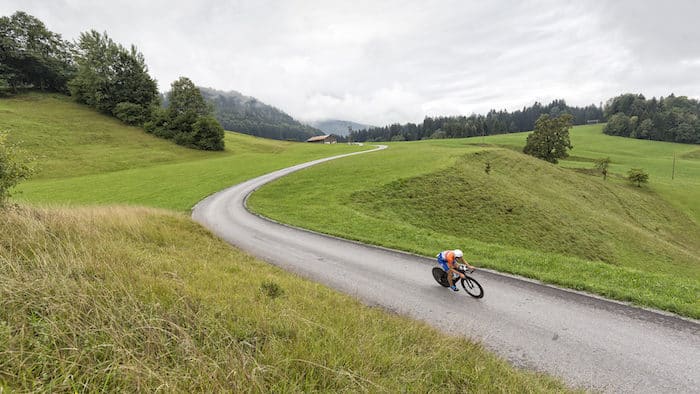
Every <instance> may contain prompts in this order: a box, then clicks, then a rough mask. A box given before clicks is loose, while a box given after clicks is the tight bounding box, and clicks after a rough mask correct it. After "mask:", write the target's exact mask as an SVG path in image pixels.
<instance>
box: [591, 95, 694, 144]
mask: <svg viewBox="0 0 700 394" xmlns="http://www.w3.org/2000/svg"><path fill="white" fill-rule="evenodd" d="M605 115H606V118H607V119H608V123H607V124H606V125H605V128H604V129H603V132H604V133H605V134H609V135H617V136H621V137H630V138H639V139H649V140H657V141H669V142H681V143H692V144H698V143H700V119H699V118H700V102H698V100H695V99H690V98H688V97H685V96H679V97H676V96H674V95H673V94H671V95H669V96H668V97H663V96H662V97H659V98H658V99H657V98H656V97H652V98H651V99H649V100H647V99H646V98H645V97H644V96H643V95H641V94H623V95H620V96H617V97H614V98H612V99H610V100H608V102H607V103H606V105H605Z"/></svg>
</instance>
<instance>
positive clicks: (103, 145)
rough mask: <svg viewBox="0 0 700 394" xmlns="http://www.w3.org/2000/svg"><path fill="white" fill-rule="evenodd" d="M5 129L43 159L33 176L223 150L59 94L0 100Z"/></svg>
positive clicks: (72, 173) (100, 170)
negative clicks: (130, 122)
mask: <svg viewBox="0 0 700 394" xmlns="http://www.w3.org/2000/svg"><path fill="white" fill-rule="evenodd" d="M0 129H2V130H5V131H9V132H10V135H9V138H10V140H11V141H15V142H20V145H21V146H22V147H23V148H24V149H25V150H27V151H28V152H29V153H30V154H31V155H33V156H35V157H36V159H37V166H38V168H37V169H38V173H37V174H36V175H35V176H34V178H33V179H45V178H56V177H64V176H68V175H70V176H78V175H86V174H95V173H104V172H111V171H119V170H125V169H130V168H138V167H147V166H152V165H158V164H163V163H174V162H182V161H188V160H198V159H203V158H207V157H212V156H213V155H217V154H218V155H221V153H214V154H212V153H210V152H202V151H197V150H194V149H187V148H184V147H181V146H178V145H175V144H173V143H172V142H168V141H165V140H162V139H159V138H156V137H154V136H152V135H149V134H147V133H145V132H144V131H143V129H140V128H137V127H130V126H126V125H125V124H124V123H122V122H121V121H119V120H117V119H116V118H113V117H111V116H106V115H103V114H100V113H98V112H96V111H94V110H92V109H91V108H89V107H88V106H85V105H80V104H77V103H75V101H73V100H72V99H71V98H70V97H68V96H63V95H59V94H55V95H47V94H37V93H31V94H26V95H20V96H15V97H13V98H7V99H2V100H0Z"/></svg>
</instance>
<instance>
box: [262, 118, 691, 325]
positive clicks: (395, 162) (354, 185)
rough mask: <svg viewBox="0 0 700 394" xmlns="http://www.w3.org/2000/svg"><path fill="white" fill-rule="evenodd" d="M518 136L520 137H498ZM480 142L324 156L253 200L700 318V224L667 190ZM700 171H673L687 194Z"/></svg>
mask: <svg viewBox="0 0 700 394" xmlns="http://www.w3.org/2000/svg"><path fill="white" fill-rule="evenodd" d="M598 132H599V131H598ZM589 133H592V132H591V128H590V127H588V128H584V134H585V135H588V134H589ZM578 134H579V133H578V129H575V130H574V135H578ZM515 138H524V137H522V136H505V137H501V136H498V137H494V141H495V142H498V143H499V144H502V143H504V141H505V142H508V141H513V140H514V139H515ZM598 138H599V140H596V141H597V142H596V144H598V146H599V147H595V148H587V149H588V150H589V151H595V152H598V151H602V152H603V153H604V154H605V155H606V156H611V158H612V160H613V162H614V163H615V162H629V161H632V159H630V158H627V159H622V158H618V157H617V156H616V155H614V154H613V151H618V152H621V151H623V150H622V149H621V148H620V147H618V146H614V144H609V143H608V142H607V137H606V136H604V135H602V134H598ZM611 138H612V137H611ZM615 140H616V143H620V144H623V143H624V141H617V140H618V139H615ZM488 141H489V138H486V139H483V140H482V138H478V139H476V140H451V141H422V142H413V143H397V144H391V147H390V149H389V150H387V151H384V152H381V153H380V154H372V155H369V156H366V157H363V158H362V160H361V161H360V160H348V161H339V162H331V163H326V164H324V165H322V166H318V167H315V168H311V169H308V170H306V171H304V172H300V173H297V174H293V175H291V176H289V177H285V178H283V179H280V180H278V181H276V182H275V183H273V184H271V185H269V186H266V187H263V188H262V189H260V190H259V191H257V192H256V193H254V194H253V196H252V197H251V199H250V200H249V204H250V206H251V207H252V208H253V209H255V210H256V211H259V212H261V213H263V214H265V215H266V216H270V217H272V218H274V219H276V220H280V221H283V222H287V223H292V224H295V225H298V226H301V227H307V228H311V229H314V230H316V231H320V232H325V233H330V234H333V235H337V236H341V237H346V238H351V239H356V240H360V241H363V242H369V243H373V244H378V245H383V246H387V247H392V248H397V249H402V250H407V251H411V252H415V253H418V254H422V255H426V256H433V255H434V254H435V253H436V252H437V251H439V250H442V249H445V248H448V247H458V246H459V247H461V248H463V249H465V250H466V252H467V256H468V258H471V259H472V260H473V261H476V262H477V263H478V264H479V265H481V266H482V267H488V268H494V269H497V270H500V271H504V272H510V273H515V274H520V275H524V276H528V277H532V278H536V279H539V280H542V281H544V282H548V283H555V284H559V285H562V286H566V287H570V288H574V289H579V290H587V291H591V292H594V293H597V294H601V295H604V296H607V297H611V298H615V299H619V300H624V301H631V302H634V303H636V304H639V305H646V306H651V307H656V308H660V309H666V310H669V311H673V312H676V313H679V314H682V315H686V316H691V317H696V318H697V317H700V228H699V227H698V224H697V222H696V221H695V220H694V218H693V216H692V214H691V213H692V210H690V209H689V210H687V211H683V210H681V207H683V206H684V204H682V203H678V201H676V200H673V196H674V194H673V193H667V192H666V191H664V192H661V191H659V192H657V191H656V189H654V188H650V187H645V188H637V187H634V186H631V185H629V184H628V183H627V182H626V181H624V179H620V177H619V174H616V173H614V174H613V177H612V179H609V180H608V181H603V180H602V177H598V176H592V175H587V174H585V173H582V172H579V171H574V170H573V169H567V168H563V167H564V166H554V165H550V164H548V163H544V162H542V161H539V160H536V159H533V158H530V157H528V156H525V155H522V154H520V153H515V152H512V151H510V150H504V149H499V148H496V147H494V146H490V147H489V146H485V147H484V146H481V143H482V142H488ZM641 142H645V143H648V144H655V142H649V141H641ZM588 143H592V142H591V141H588ZM634 143H635V144H636V143H638V142H634ZM574 144H575V148H574V152H576V154H577V155H581V152H587V150H586V148H584V147H585V145H586V141H585V139H584V140H578V142H577V140H576V139H574ZM576 144H578V145H576ZM608 145H611V146H612V147H611V148H610V150H605V149H606V148H604V147H605V146H608ZM577 148H580V149H579V150H578V151H576V149H577ZM630 149H632V148H630ZM650 149H651V148H647V150H648V151H650ZM686 149H690V150H692V149H695V147H693V146H690V147H686ZM619 154H620V153H618V155H619ZM597 155H598V153H596V155H594V156H593V157H594V158H597V157H598V156H597ZM649 156H653V155H652V154H651V153H649ZM587 157H588V154H585V155H584V156H581V159H579V161H578V163H582V162H584V161H586V160H589V159H587ZM649 160H652V158H649ZM685 160H687V161H688V162H689V163H686V164H685V165H687V166H688V167H692V166H694V165H696V163H694V162H692V160H693V159H689V158H686V159H685ZM486 162H489V163H490V164H491V173H490V174H486V172H485V167H486ZM570 164H571V163H566V164H565V166H566V165H570ZM588 166H589V168H590V167H592V165H591V163H590V162H589V163H588ZM620 166H621V165H619V164H616V165H615V166H613V171H619V169H620V168H621V167H620ZM642 167H643V165H642ZM652 169H655V170H654V171H660V169H659V168H658V167H653V166H649V170H650V172H651V171H652ZM697 178H700V172H698V173H697V174H687V173H686V174H685V175H683V176H682V177H681V178H680V179H684V180H683V182H685V183H684V184H685V185H686V189H687V190H686V193H687V194H690V195H691V196H692V195H695V196H700V193H698V192H697V190H695V189H693V185H694V184H696V182H697V181H698V179H697ZM318 179H323V180H324V181H323V182H318ZM677 179H679V178H677ZM651 182H652V184H653V182H654V178H653V177H652V180H651ZM282 193H284V196H285V198H284V199H280V198H279V197H278V196H280V195H281V194H282ZM669 200H671V201H669ZM688 200H692V198H689V199H688ZM695 201H697V200H695Z"/></svg>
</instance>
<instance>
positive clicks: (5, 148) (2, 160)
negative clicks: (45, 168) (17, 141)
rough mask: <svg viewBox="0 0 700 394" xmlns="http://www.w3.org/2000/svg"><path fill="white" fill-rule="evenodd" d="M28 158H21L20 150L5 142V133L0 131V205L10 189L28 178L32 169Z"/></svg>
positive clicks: (4, 200) (8, 195) (8, 194)
mask: <svg viewBox="0 0 700 394" xmlns="http://www.w3.org/2000/svg"><path fill="white" fill-rule="evenodd" d="M29 162H30V160H29V159H26V158H22V155H21V151H20V150H19V149H18V148H17V147H16V146H15V145H14V144H11V143H9V142H7V133H4V132H1V133H0V206H3V205H4V204H5V202H6V201H7V198H8V197H10V189H12V188H13V187H15V186H16V185H17V184H18V183H19V182H21V181H22V180H24V179H27V178H29V176H30V175H31V174H32V172H33V170H32V168H31V167H30V166H29Z"/></svg>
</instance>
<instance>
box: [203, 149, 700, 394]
mask: <svg viewBox="0 0 700 394" xmlns="http://www.w3.org/2000/svg"><path fill="white" fill-rule="evenodd" d="M368 152H371V151H368ZM368 152H362V154H375V155H376V154H381V152H375V153H368ZM356 154H358V153H356ZM351 155H353V154H351ZM344 156H348V155H341V156H336V157H333V158H327V159H321V160H316V161H313V162H309V163H305V164H301V165H297V166H294V167H290V168H287V169H283V170H280V171H276V172H273V173H270V174H267V175H263V176H261V177H258V178H255V179H252V180H249V181H246V182H244V183H241V184H238V185H236V186H233V187H231V188H228V189H226V190H223V191H221V192H218V193H216V194H214V195H211V196H209V197H208V198H206V199H204V200H203V201H201V202H200V203H199V204H197V205H196V206H195V207H194V209H193V212H192V216H193V218H194V220H196V221H197V222H199V223H201V224H202V225H204V226H205V227H207V228H208V229H210V230H211V231H212V232H214V233H215V234H216V235H218V236H219V237H221V238H223V239H224V240H226V241H227V242H229V243H230V244H232V245H235V246H236V247H238V248H240V249H243V250H245V251H247V252H249V253H251V254H253V255H255V256H257V257H259V258H261V259H263V260H266V261H268V262H271V263H273V264H275V265H277V266H280V267H282V268H284V269H286V270H288V271H292V272H295V273H298V274H300V275H302V276H304V277H307V278H310V279H312V280H315V281H317V282H320V283H324V284H326V285H328V286H330V287H333V288H335V289H338V290H340V291H342V292H344V293H347V294H350V295H352V296H355V297H356V298H358V299H360V300H362V301H363V302H364V303H366V304H368V305H373V306H381V307H383V308H385V309H388V310H391V311H394V312H397V313H401V314H403V315H407V316H410V317H412V318H415V319H418V320H423V321H426V322H428V323H429V324H431V325H433V326H435V327H437V328H439V329H441V330H443V331H445V332H447V333H450V334H453V335H463V336H465V337H468V338H471V339H475V340H477V341H480V342H481V343H483V344H484V345H485V346H486V347H487V348H489V349H490V350H492V351H494V352H496V353H497V354H499V355H501V356H502V357H504V358H506V359H508V360H509V361H510V362H511V363H513V364H514V365H516V366H519V367H523V368H527V369H533V370H538V371H542V372H546V373H549V374H552V375H555V376H559V377H561V378H563V379H564V380H565V381H566V382H567V383H568V384H569V385H571V386H574V387H579V388H586V389H593V390H596V391H604V392H630V393H632V392H634V393H640V392H649V393H668V392H680V393H693V392H694V393H699V392H700V322H698V321H696V320H690V319H683V318H679V317H676V316H673V315H670V314H666V313H662V312H656V311H650V310H645V309H640V308H636V307H631V306H628V305H624V304H622V303H619V302H615V301H609V300H604V299H601V298H599V297H594V296H590V295H585V294H581V293H577V292H573V291H569V290H564V289H559V288H555V287H553V286H548V285H542V284H539V283H537V282H536V281H531V280H527V279H522V278H516V277H513V276H509V275H502V274H498V273H496V272H490V271H485V270H478V271H476V272H475V274H474V277H475V278H476V279H477V280H478V281H479V282H480V283H481V284H482V286H483V287H484V292H485V297H484V298H482V299H480V300H476V299H473V298H471V297H469V296H468V295H466V294H465V292H464V291H460V292H458V293H453V292H452V291H449V290H448V289H445V288H444V287H441V286H439V285H438V284H437V283H436V282H435V281H434V280H433V278H432V275H431V269H432V267H433V266H434V259H429V258H424V257H419V256H415V255H411V254H407V253H402V252H397V251H392V250H387V249H382V248H377V247H371V246H365V245H362V244H359V243H356V242H351V241H346V240H342V239H338V238H334V237H328V236H324V235H321V234H317V233H313V232H309V231H306V230H301V229H297V228H293V227H290V226H286V225H283V224H279V223H276V222H273V221H270V220H267V219H264V218H261V217H259V216H257V215H255V214H252V213H250V212H248V211H247V210H246V208H245V200H246V198H247V196H248V195H249V194H250V193H251V192H253V191H254V190H255V189H257V188H259V187H260V186H262V185H264V184H265V183H267V182H270V181H272V180H274V179H276V178H279V177H281V176H284V175H286V174H289V173H291V172H293V171H297V170H300V169H303V168H306V167H309V166H311V165H314V164H318V163H321V162H324V161H327V160H332V159H335V158H340V157H344ZM445 247H446V248H448V247H456V245H445ZM437 252H439V251H435V253H437ZM319 302H323V301H322V300H319Z"/></svg>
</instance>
